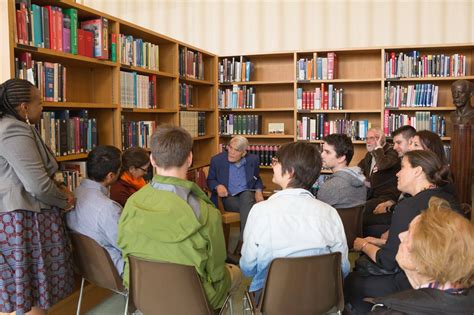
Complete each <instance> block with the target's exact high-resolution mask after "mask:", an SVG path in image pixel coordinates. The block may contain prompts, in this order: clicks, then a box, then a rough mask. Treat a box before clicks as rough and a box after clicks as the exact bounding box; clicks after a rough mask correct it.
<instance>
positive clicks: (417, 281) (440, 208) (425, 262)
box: [372, 197, 474, 315]
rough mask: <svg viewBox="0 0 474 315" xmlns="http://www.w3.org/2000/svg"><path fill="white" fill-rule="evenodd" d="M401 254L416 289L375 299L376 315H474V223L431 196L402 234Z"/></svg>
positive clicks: (444, 202) (403, 265) (403, 264)
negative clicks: (403, 314)
mask: <svg viewBox="0 0 474 315" xmlns="http://www.w3.org/2000/svg"><path fill="white" fill-rule="evenodd" d="M399 238H400V241H401V243H400V247H399V249H398V253H397V256H396V260H397V262H398V265H399V266H400V267H401V268H402V269H403V271H404V272H405V274H406V276H407V277H408V280H409V281H410V284H411V286H412V287H413V289H412V290H407V291H403V292H400V293H396V294H392V295H389V296H386V297H382V298H377V299H375V303H376V307H374V309H373V312H372V313H373V314H387V315H388V314H400V312H403V313H412V312H415V311H416V313H417V314H472V313H473V312H474V290H472V286H473V285H474V225H473V224H472V223H471V222H469V221H468V220H467V219H466V218H464V217H462V216H461V215H459V214H457V213H455V212H454V211H452V210H451V209H450V206H449V204H448V203H447V202H446V201H444V200H442V199H439V198H436V197H432V198H431V199H430V201H429V206H428V209H427V210H426V211H423V212H422V213H421V214H420V215H418V216H416V217H415V219H413V221H412V222H411V223H410V227H409V229H408V231H405V232H402V233H400V234H399Z"/></svg>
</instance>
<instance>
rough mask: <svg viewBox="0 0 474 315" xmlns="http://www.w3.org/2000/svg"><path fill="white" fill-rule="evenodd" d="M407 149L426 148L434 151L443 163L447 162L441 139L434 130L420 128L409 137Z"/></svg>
mask: <svg viewBox="0 0 474 315" xmlns="http://www.w3.org/2000/svg"><path fill="white" fill-rule="evenodd" d="M409 150H410V151H414V150H428V151H431V152H434V153H435V154H436V155H437V156H438V157H439V158H440V160H441V162H442V163H443V164H447V163H448V161H447V158H446V153H445V152H444V146H443V141H442V140H441V138H440V137H439V136H438V135H437V134H435V133H434V132H431V131H428V130H420V131H417V132H416V133H415V135H414V136H413V138H411V141H410V145H409Z"/></svg>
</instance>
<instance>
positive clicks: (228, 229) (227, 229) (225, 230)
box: [222, 223, 230, 251]
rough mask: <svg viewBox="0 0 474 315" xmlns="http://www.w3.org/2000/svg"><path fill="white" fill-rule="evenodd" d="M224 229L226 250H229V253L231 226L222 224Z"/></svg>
mask: <svg viewBox="0 0 474 315" xmlns="http://www.w3.org/2000/svg"><path fill="white" fill-rule="evenodd" d="M222 228H223V230H224V241H225V248H226V249H227V251H229V235H230V224H224V223H222Z"/></svg>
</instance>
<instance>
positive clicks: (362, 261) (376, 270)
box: [354, 255, 400, 277]
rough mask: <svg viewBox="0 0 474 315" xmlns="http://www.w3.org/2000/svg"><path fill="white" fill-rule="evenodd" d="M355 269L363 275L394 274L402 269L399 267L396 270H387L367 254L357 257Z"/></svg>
mask: <svg viewBox="0 0 474 315" xmlns="http://www.w3.org/2000/svg"><path fill="white" fill-rule="evenodd" d="M354 270H355V271H357V272H358V273H359V274H360V275H361V276H363V277H370V276H386V275H393V274H396V273H398V272H399V271H400V269H399V268H398V267H397V268H395V269H394V270H386V269H384V268H382V267H380V266H379V265H377V263H375V262H373V261H372V259H370V258H369V257H368V256H367V255H361V256H360V257H359V258H357V260H356V261H355V267H354Z"/></svg>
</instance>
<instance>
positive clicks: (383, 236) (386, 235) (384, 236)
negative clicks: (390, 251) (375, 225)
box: [380, 230, 388, 241]
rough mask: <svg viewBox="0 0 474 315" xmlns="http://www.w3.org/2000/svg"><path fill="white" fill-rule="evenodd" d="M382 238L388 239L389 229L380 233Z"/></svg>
mask: <svg viewBox="0 0 474 315" xmlns="http://www.w3.org/2000/svg"><path fill="white" fill-rule="evenodd" d="M380 238H381V239H383V240H385V241H387V240H388V230H387V231H385V232H384V233H383V234H382V235H380Z"/></svg>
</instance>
